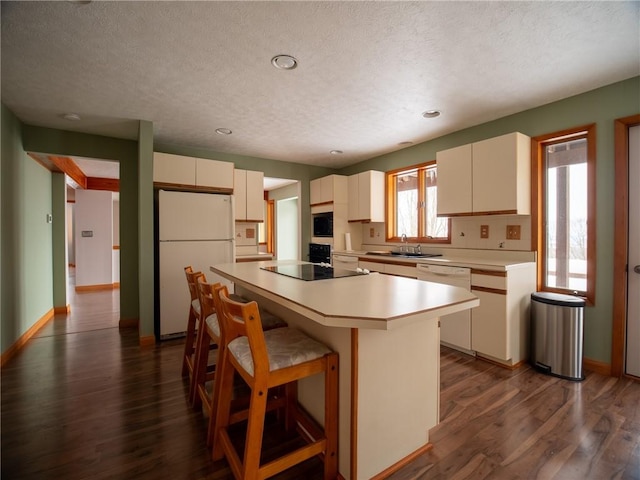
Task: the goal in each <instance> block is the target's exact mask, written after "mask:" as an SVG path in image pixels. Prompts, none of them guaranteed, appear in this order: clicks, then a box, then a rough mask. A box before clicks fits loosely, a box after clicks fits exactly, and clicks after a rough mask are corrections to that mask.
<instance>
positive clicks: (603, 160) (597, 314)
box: [339, 77, 640, 363]
mask: <svg viewBox="0 0 640 480" xmlns="http://www.w3.org/2000/svg"><path fill="white" fill-rule="evenodd" d="M637 113H640V77H635V78H631V79H628V80H625V81H623V82H619V83H615V84H612V85H609V86H606V87H603V88H599V89H597V90H592V91H590V92H587V93H584V94H581V95H576V96H574V97H569V98H566V99H564V100H560V101H558V102H554V103H550V104H548V105H544V106H542V107H538V108H534V109H531V110H527V111H524V112H521V113H518V114H515V115H510V116H508V117H504V118H500V119H498V120H495V121H493V122H488V123H484V124H482V125H478V126H476V127H472V128H468V129H465V130H460V131H458V132H455V133H452V134H450V135H445V136H443V137H440V138H436V139H434V140H431V141H428V142H424V143H421V144H419V145H415V146H412V147H409V148H406V149H404V150H401V151H398V152H395V153H390V154H387V155H382V156H379V157H376V158H373V159H371V160H368V161H366V162H362V163H359V164H357V165H352V166H350V167H348V168H345V169H342V170H341V171H340V172H339V173H340V174H342V175H351V174H353V173H358V172H361V171H364V170H382V171H387V170H392V169H395V168H400V167H405V166H407V165H415V164H417V163H420V162H425V161H428V160H434V159H435V158H436V152H437V151H439V150H444V149H447V148H451V147H455V146H458V145H464V144H467V143H471V142H475V141H478V140H483V139H486V138H491V137H495V136H498V135H502V134H505V133H509V132H515V131H518V132H522V133H524V134H526V135H529V136H531V137H535V136H538V135H542V134H546V133H552V132H556V131H560V130H564V129H567V128H571V127H578V126H581V125H587V124H591V123H595V124H596V135H597V140H596V142H597V158H596V172H597V173H596V175H597V179H596V194H597V211H596V223H597V225H596V230H597V233H596V241H597V247H596V255H597V258H596V303H595V305H594V306H593V307H587V308H586V310H585V343H584V355H585V357H587V358H590V359H593V360H598V361H601V362H605V363H610V362H611V331H612V308H613V290H612V285H613V253H614V252H613V232H614V228H615V225H614V224H613V218H614V215H613V213H614V198H615V188H614V173H615V172H614V127H613V122H614V120H615V119H617V118H621V117H626V116H629V115H634V114H637ZM445 114H446V113H445Z"/></svg>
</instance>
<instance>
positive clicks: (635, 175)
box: [626, 125, 640, 377]
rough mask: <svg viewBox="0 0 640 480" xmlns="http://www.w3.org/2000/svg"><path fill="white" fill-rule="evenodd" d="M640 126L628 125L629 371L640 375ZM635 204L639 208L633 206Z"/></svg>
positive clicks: (627, 363) (627, 366) (627, 365)
mask: <svg viewBox="0 0 640 480" xmlns="http://www.w3.org/2000/svg"><path fill="white" fill-rule="evenodd" d="M639 185H640V125H636V126H635V127H631V128H629V260H628V265H629V274H628V275H627V298H628V301H627V335H626V338H627V347H626V352H627V355H626V356H627V358H626V373H627V374H629V375H634V376H636V377H640V345H639V344H640V214H639V213H638V208H637V205H640V188H638V186H639ZM632 205H636V207H632Z"/></svg>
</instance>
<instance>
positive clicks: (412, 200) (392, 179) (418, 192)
mask: <svg viewBox="0 0 640 480" xmlns="http://www.w3.org/2000/svg"><path fill="white" fill-rule="evenodd" d="M436 181H437V173H436V162H429V163H425V164H422V165H416V166H413V167H409V168H403V169H401V170H394V171H391V172H387V197H388V202H387V204H388V207H387V240H389V241H394V240H395V241H398V240H401V239H402V237H403V235H406V236H407V239H408V240H411V241H414V242H423V243H450V242H451V236H450V228H449V226H450V220H449V219H448V218H439V217H438V216H437V206H438V205H437V183H436Z"/></svg>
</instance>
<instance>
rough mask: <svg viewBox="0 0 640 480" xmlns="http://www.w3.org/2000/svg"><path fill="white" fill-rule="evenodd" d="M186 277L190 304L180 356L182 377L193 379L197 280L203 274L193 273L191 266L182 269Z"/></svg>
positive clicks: (198, 303) (198, 302)
mask: <svg viewBox="0 0 640 480" xmlns="http://www.w3.org/2000/svg"><path fill="white" fill-rule="evenodd" d="M184 273H185V276H186V277H187V285H188V287H189V295H190V296H191V302H190V304H189V316H188V319H187V336H186V338H185V341H184V355H183V356H182V376H183V377H186V376H187V375H189V379H190V380H191V379H192V378H193V356H194V354H195V351H196V331H197V328H198V327H197V324H198V322H199V320H200V300H199V299H198V287H197V279H198V277H200V276H202V277H203V278H204V274H203V273H202V272H194V271H193V268H192V267H191V265H189V266H187V267H185V268H184Z"/></svg>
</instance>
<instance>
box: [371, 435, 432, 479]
mask: <svg viewBox="0 0 640 480" xmlns="http://www.w3.org/2000/svg"><path fill="white" fill-rule="evenodd" d="M432 448H433V444H432V443H427V444H425V445H423V446H422V447H420V448H419V449H417V450H416V451H414V452H412V453H410V454H409V455H407V456H406V457H404V458H403V459H401V460H400V461H398V462H396V463H394V464H393V465H391V466H390V467H389V468H386V469H384V470H383V471H381V472H380V473H378V474H376V475H374V476H373V477H371V480H383V479H384V478H387V477H388V476H390V475H391V474H393V473H395V472H397V471H398V470H400V469H401V468H402V467H404V466H405V465H407V464H409V463H411V462H413V461H414V460H415V459H416V458H417V457H419V456H420V455H422V454H423V453H425V452H428V451H429V450H431V449H432Z"/></svg>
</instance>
